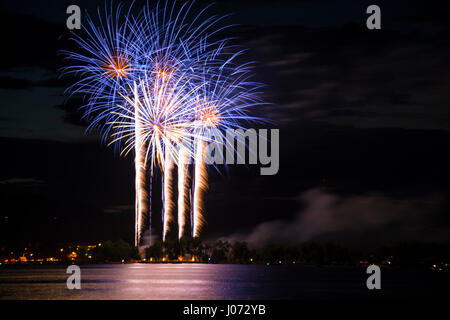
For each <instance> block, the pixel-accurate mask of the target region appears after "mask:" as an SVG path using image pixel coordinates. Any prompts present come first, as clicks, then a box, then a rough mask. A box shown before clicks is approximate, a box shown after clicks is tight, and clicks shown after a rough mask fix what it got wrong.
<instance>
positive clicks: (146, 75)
mask: <svg viewBox="0 0 450 320" xmlns="http://www.w3.org/2000/svg"><path fill="white" fill-rule="evenodd" d="M192 4H193V2H191V3H184V4H182V5H180V6H178V7H177V6H176V5H175V4H174V5H173V6H169V5H168V4H167V3H166V4H165V5H164V6H160V5H159V4H158V5H157V6H156V7H155V8H154V9H153V8H151V7H150V6H149V5H147V6H144V7H143V8H142V10H141V11H140V12H138V13H137V14H136V15H132V14H131V8H130V10H129V11H128V12H124V11H123V10H122V9H121V7H120V6H119V7H118V8H117V10H116V11H115V12H114V10H113V9H112V7H111V10H110V11H107V10H105V14H104V18H102V15H101V14H100V13H99V16H100V18H99V25H98V26H96V25H95V24H94V22H93V20H91V19H90V18H89V17H88V18H87V26H86V28H84V31H85V37H82V36H78V35H76V34H75V35H74V37H73V40H74V41H75V43H76V45H77V46H78V47H79V48H81V52H70V51H64V52H63V53H64V54H65V55H66V57H67V58H68V59H69V60H71V61H72V62H73V64H72V65H71V66H69V67H66V68H64V69H63V71H64V73H66V74H76V75H78V76H80V80H79V81H77V82H76V83H74V84H73V85H72V86H71V87H70V88H69V89H70V90H71V92H72V94H81V95H83V96H84V97H86V98H85V102H86V104H85V105H84V106H83V107H82V108H83V110H84V112H85V118H86V119H87V120H88V121H89V126H88V129H93V128H95V129H98V130H100V131H101V132H102V137H103V138H104V139H109V140H110V141H109V145H114V147H115V149H117V150H119V151H120V154H121V155H124V156H126V155H127V154H129V153H130V152H134V157H135V174H136V179H135V188H136V226H135V227H136V237H135V242H136V246H140V244H141V238H142V236H143V234H144V232H145V226H146V225H150V224H151V206H152V199H151V191H150V192H148V190H147V189H148V188H149V185H150V188H151V184H152V179H153V174H154V171H155V170H159V171H160V172H161V173H162V176H163V177H162V180H163V181H162V185H163V210H164V211H163V239H164V240H165V238H166V236H167V232H168V230H169V226H170V223H171V221H172V220H174V217H173V211H174V202H173V196H174V195H173V187H172V181H173V172H174V165H175V164H176V165H177V166H178V169H177V172H178V176H179V177H178V187H177V189H178V201H177V203H178V219H177V221H178V228H179V229H178V236H179V237H180V238H181V236H182V235H183V234H184V233H185V230H186V225H187V222H186V218H187V217H186V216H187V212H188V211H189V206H190V205H191V206H192V208H191V211H192V219H191V220H192V221H191V225H192V234H193V236H195V237H198V236H199V235H200V230H201V227H202V225H203V223H204V211H205V209H204V200H205V199H204V197H205V194H206V192H207V190H208V174H207V167H206V161H205V157H206V154H205V152H206V150H207V143H208V142H211V141H212V140H213V139H211V137H210V135H209V133H208V132H209V130H210V129H215V130H217V131H218V132H219V135H220V136H222V137H223V133H224V132H225V130H226V129H228V128H244V127H243V125H244V124H243V122H246V121H252V120H256V118H252V117H250V116H248V112H247V109H248V108H249V107H252V106H255V105H258V104H260V103H261V102H260V100H259V99H258V97H257V96H258V89H259V88H260V85H259V84H257V83H254V82H251V81H249V80H248V79H249V76H250V74H251V72H250V70H251V64H249V63H244V64H237V63H235V60H236V59H237V58H238V57H240V55H241V54H242V51H239V52H237V53H234V47H233V46H231V45H228V39H221V38H220V37H218V34H219V33H220V32H221V31H223V30H224V29H225V28H227V27H228V26H225V27H219V22H220V21H221V20H222V19H223V18H224V16H223V17H218V16H209V17H207V16H205V12H206V9H207V8H208V7H206V8H204V9H203V10H201V11H200V12H199V13H198V14H197V15H192V16H191V14H190V12H191V11H192ZM213 38H219V39H218V40H217V39H216V40H212V39H213ZM185 140H192V141H193V142H194V143H193V144H191V145H189V144H187V145H186V144H184V143H182V141H185ZM190 159H194V161H195V165H194V173H193V174H192V178H193V181H192V185H193V188H192V190H191V183H190V179H189V177H190V176H191V175H190V174H189V165H188V162H189V160H190ZM190 197H191V199H189V198H190Z"/></svg>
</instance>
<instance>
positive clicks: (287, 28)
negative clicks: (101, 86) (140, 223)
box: [0, 0, 450, 246]
mask: <svg viewBox="0 0 450 320" xmlns="http://www.w3.org/2000/svg"><path fill="white" fill-rule="evenodd" d="M204 2H205V1H200V2H198V6H199V7H201V6H202V5H203V4H204ZM104 3H105V2H104V1H87V0H86V1H73V0H70V1H40V2H39V3H37V2H35V1H6V3H5V2H3V3H2V4H0V10H1V11H0V30H1V31H0V32H1V37H2V50H1V52H2V53H1V55H2V58H1V59H0V65H1V69H0V70H1V71H0V97H1V99H0V101H1V102H0V141H1V146H2V148H1V150H2V151H1V161H2V166H1V169H0V208H1V209H0V210H1V213H0V241H1V243H2V244H6V245H23V244H28V243H35V242H45V243H47V242H49V243H54V242H71V241H76V242H97V241H103V240H107V239H111V240H117V239H119V238H122V239H125V240H127V241H130V242H131V241H132V239H133V232H134V164H133V159H132V158H131V157H128V158H122V157H119V155H118V154H117V153H115V152H114V150H113V149H112V148H110V147H107V146H106V145H105V144H104V143H102V142H101V141H100V138H99V136H98V135H97V134H96V133H89V134H86V133H85V129H86V127H87V125H86V123H84V122H83V121H81V120H80V116H81V113H80V112H79V111H77V108H78V107H79V106H80V105H81V102H80V101H79V100H77V99H70V100H68V95H67V94H66V93H65V89H66V88H67V87H68V85H69V84H70V83H71V82H72V81H73V80H74V79H65V78H64V79H59V78H58V72H57V70H58V68H60V67H62V66H63V61H62V57H61V56H60V55H59V54H58V51H59V50H63V49H67V46H68V42H67V38H68V36H69V32H68V30H67V29H66V26H65V21H66V18H67V14H66V13H65V11H66V8H67V6H68V5H71V4H77V5H79V6H80V7H81V8H82V11H83V12H84V10H87V11H88V12H89V13H90V14H92V15H95V12H96V7H97V6H98V5H103V4H104ZM138 3H139V1H138ZM394 3H395V4H394ZM370 4H378V5H379V6H380V7H381V13H382V29H381V30H372V31H371V30H368V29H367V28H366V26H365V22H366V18H367V16H368V15H367V14H366V13H365V12H366V8H367V6H368V5H370ZM136 6H137V7H139V4H138V5H136ZM212 12H217V13H219V14H227V13H230V12H231V13H234V15H232V16H231V17H229V18H228V19H227V20H226V21H227V22H228V23H230V24H238V25H239V26H236V27H233V28H232V29H230V30H228V31H227V34H226V35H227V36H233V37H238V39H237V40H236V43H238V44H241V45H243V46H245V47H247V48H248V49H249V50H248V52H247V53H246V58H247V59H250V60H254V61H256V63H257V64H256V69H255V79H256V80H258V81H261V82H263V83H265V84H266V85H267V86H266V88H265V89H264V92H265V97H264V98H265V100H266V101H268V102H270V103H271V104H270V105H267V106H264V107H261V108H260V109H259V110H258V111H257V112H258V114H261V115H263V116H264V117H266V118H268V119H270V120H271V121H272V122H273V124H271V126H270V127H272V128H279V129H280V170H279V172H278V174H277V175H275V176H260V175H259V166H248V167H245V166H242V165H240V166H237V165H234V166H230V167H229V171H228V172H226V171H223V172H222V173H221V174H219V173H217V172H215V171H214V170H210V192H209V194H208V198H207V221H208V224H207V226H206V228H205V232H204V237H205V238H206V239H217V238H227V239H243V240H246V241H248V242H250V243H251V244H259V243H263V242H264V241H267V240H271V241H282V242H286V243H298V242H301V241H307V240H315V241H332V242H337V243H341V244H343V245H355V246H363V245H383V244H391V243H394V242H399V241H409V242H411V241H421V242H424V241H425V242H431V241H435V242H446V243H448V242H450V233H449V232H450V214H449V209H450V206H449V205H450V202H449V195H450V169H449V164H450V59H449V54H450V19H449V17H450V10H448V9H447V8H445V7H443V6H441V4H440V2H435V1H423V2H414V1H395V2H394V1H350V0H348V1H335V0H328V1H325V0H317V1H306V0H305V1H256V0H255V1H218V2H216V5H215V6H214V7H213V8H212ZM77 32H80V31H77Z"/></svg>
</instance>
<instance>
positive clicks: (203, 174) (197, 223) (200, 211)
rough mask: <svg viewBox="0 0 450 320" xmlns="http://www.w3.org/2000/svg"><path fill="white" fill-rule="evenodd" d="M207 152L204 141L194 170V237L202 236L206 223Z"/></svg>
mask: <svg viewBox="0 0 450 320" xmlns="http://www.w3.org/2000/svg"><path fill="white" fill-rule="evenodd" d="M205 151H206V142H205V141H203V140H200V141H198V142H197V150H196V153H195V168H194V177H195V181H194V201H193V221H192V224H193V227H192V236H193V237H199V236H200V231H201V229H202V226H203V224H204V222H205V218H204V199H205V196H206V192H207V191H208V172H207V170H206V161H205Z"/></svg>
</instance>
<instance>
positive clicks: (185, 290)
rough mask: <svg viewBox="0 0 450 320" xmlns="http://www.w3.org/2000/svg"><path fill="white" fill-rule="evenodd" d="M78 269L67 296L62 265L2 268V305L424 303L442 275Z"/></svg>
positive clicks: (304, 269)
mask: <svg viewBox="0 0 450 320" xmlns="http://www.w3.org/2000/svg"><path fill="white" fill-rule="evenodd" d="M80 267H81V290H68V289H67V286H66V280H67V278H68V277H69V274H66V269H65V267H64V266H59V267H56V266H55V267H47V266H39V267H14V266H13V267H1V268H0V299H313V300H316V299H346V298H350V299H355V298H356V299H358V298H362V299H364V298H374V295H375V296H376V297H379V298H389V299H391V298H392V299H398V298H409V297H413V298H427V297H428V298H430V297H435V296H437V295H439V294H440V292H441V291H442V292H443V291H444V289H445V287H444V286H445V283H448V275H446V274H437V273H433V272H429V271H426V270H424V271H414V270H406V271H404V270H390V269H382V289H381V290H378V292H376V293H375V292H373V291H369V290H368V289H367V288H366V279H367V277H368V275H367V274H366V273H365V269H362V268H353V267H315V266H298V265H297V266H294V265H280V266H264V265H220V264H217V265H216V264H214V265H208V264H111V265H87V266H80Z"/></svg>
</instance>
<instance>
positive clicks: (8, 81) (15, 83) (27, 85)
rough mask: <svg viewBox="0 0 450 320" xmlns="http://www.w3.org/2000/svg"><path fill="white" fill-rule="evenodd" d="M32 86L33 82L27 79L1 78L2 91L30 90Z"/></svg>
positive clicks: (0, 87)
mask: <svg viewBox="0 0 450 320" xmlns="http://www.w3.org/2000/svg"><path fill="white" fill-rule="evenodd" d="M31 86H32V83H31V81H29V80H27V79H17V78H13V77H2V76H0V89H14V90H30V89H31Z"/></svg>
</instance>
